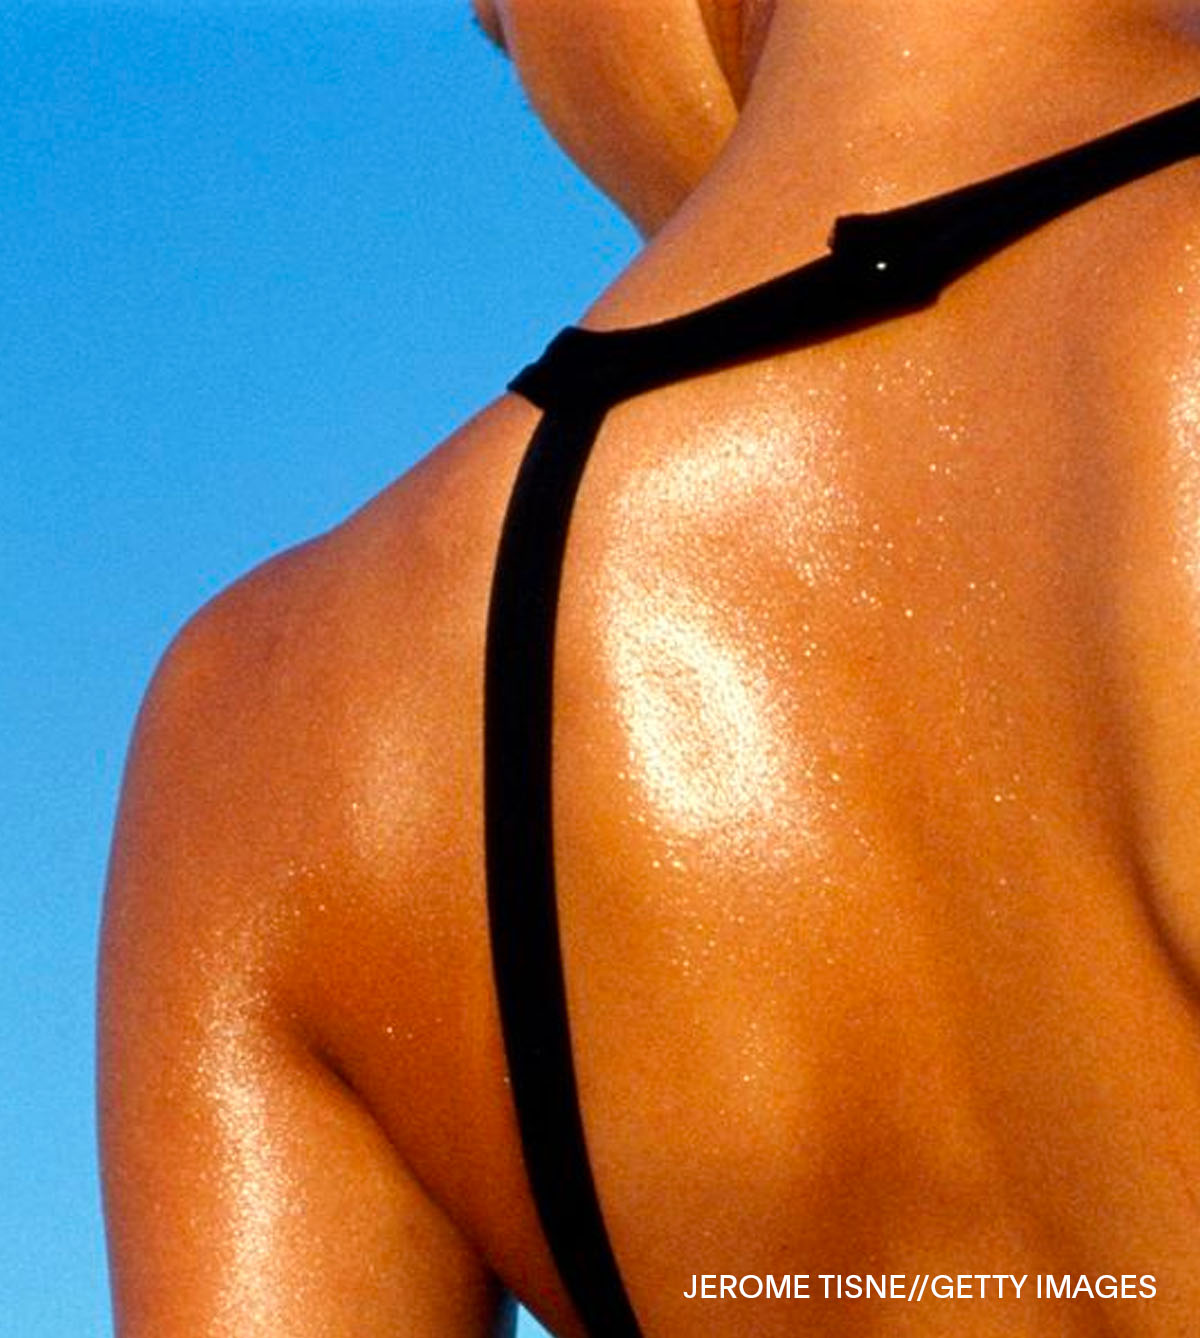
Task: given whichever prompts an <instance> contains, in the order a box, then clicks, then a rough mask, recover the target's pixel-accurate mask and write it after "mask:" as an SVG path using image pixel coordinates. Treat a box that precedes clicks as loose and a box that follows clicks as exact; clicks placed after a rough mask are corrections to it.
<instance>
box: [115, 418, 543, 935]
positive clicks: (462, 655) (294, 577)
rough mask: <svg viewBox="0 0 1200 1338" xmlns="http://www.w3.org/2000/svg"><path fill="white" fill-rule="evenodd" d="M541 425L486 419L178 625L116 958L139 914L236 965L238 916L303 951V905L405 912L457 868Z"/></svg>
mask: <svg viewBox="0 0 1200 1338" xmlns="http://www.w3.org/2000/svg"><path fill="white" fill-rule="evenodd" d="M528 417H529V412H528V410H527V409H526V408H525V407H524V406H522V405H520V404H518V403H516V402H514V401H511V400H505V401H501V402H500V403H498V404H497V405H495V406H493V407H492V408H491V409H489V410H487V411H485V412H484V413H483V414H482V415H480V417H479V418H477V419H476V420H474V421H473V422H472V423H471V424H468V425H467V427H465V428H464V429H463V430H462V431H461V432H460V433H458V434H456V436H455V437H453V438H451V439H450V440H449V441H448V442H447V443H446V444H445V445H444V446H442V447H441V448H439V450H437V451H436V452H434V453H433V455H432V456H431V457H430V458H429V459H427V460H426V461H425V462H424V463H422V464H421V465H419V466H418V467H417V468H416V469H415V470H414V471H412V473H411V474H410V475H408V476H406V477H405V478H403V479H401V480H400V481H399V482H398V483H397V484H395V485H393V487H392V488H390V489H389V490H387V491H386V492H385V493H383V494H381V495H380V496H379V497H377V498H376V499H374V500H373V501H371V502H370V503H368V504H367V505H366V506H365V507H364V508H363V509H362V510H361V511H359V512H358V513H357V514H356V515H354V516H352V517H351V518H350V519H349V520H348V521H347V522H345V523H344V524H343V525H341V526H340V527H338V528H337V529H335V530H333V531H331V532H330V533H328V534H326V535H324V536H322V537H320V538H318V539H316V540H314V541H312V542H310V543H308V544H305V545H302V546H300V547H298V548H296V549H294V550H291V551H290V552H288V553H286V554H284V555H282V556H280V557H278V558H276V559H274V560H272V561H270V562H268V563H266V564H265V565H264V566H262V567H260V568H258V569H256V570H255V571H253V572H251V573H250V574H249V575H247V576H246V577H244V578H243V579H242V580H240V581H238V582H237V583H236V584H234V585H233V586H232V587H231V588H229V589H228V590H227V591H225V592H224V593H223V594H221V595H220V596H219V597H218V598H217V599H216V600H214V601H213V602H212V603H211V604H209V605H208V606H206V607H205V608H204V609H202V610H201V611H200V612H199V613H198V614H197V615H196V616H195V617H194V618H193V619H192V620H191V621H190V622H189V623H188V624H187V626H186V627H185V628H184V629H183V631H182V632H181V633H180V635H179V636H178V637H177V638H176V640H175V642H174V643H173V645H172V646H171V648H170V649H169V650H168V652H167V653H166V655H165V656H164V659H163V661H162V663H161V665H160V667H159V669H158V672H157V673H156V675H155V678H154V681H153V683H152V686H151V688H150V691H149V692H148V694H147V698H146V701H145V703H144V706H143V709H142V712H141V716H140V720H139V723H138V727H137V730H136V735H135V739H134V743H133V747H132V750H131V755H130V762H129V767H128V772H127V777H126V784H125V788H124V794H123V797H122V805H121V817H120V823H119V830H118V836H117V842H116V847H115V852H114V859H113V879H112V891H111V892H110V904H109V917H108V919H109V934H108V937H107V941H108V952H109V955H110V956H111V955H112V954H113V953H115V952H117V950H118V945H119V943H120V942H121V941H122V936H121V935H120V934H119V933H117V930H118V928H119V926H120V924H121V923H122V922H123V921H124V919H125V918H126V917H133V918H134V919H136V921H137V923H138V926H139V931H141V930H144V929H145V928H146V927H147V923H148V922H150V921H155V920H156V918H157V917H158V916H160V915H161V916H163V917H166V918H167V920H168V921H169V924H165V925H164V926H163V932H164V933H165V934H166V935H167V936H168V937H170V938H174V937H176V935H177V934H183V935H184V936H185V937H187V938H188V941H189V943H190V948H191V951H193V952H195V951H199V947H200V944H201V943H207V944H208V946H209V948H210V949H211V951H212V953H214V954H216V958H218V959H219V957H220V953H221V950H222V949H221V945H222V943H227V941H228V935H229V934H230V933H231V932H234V930H235V929H236V932H237V933H238V934H244V935H245V936H246V939H245V941H246V942H252V943H253V944H254V945H255V949H256V951H261V952H263V953H272V954H275V955H279V956H283V957H286V956H288V954H289V952H290V949H287V950H286V951H285V949H284V946H283V945H284V944H285V942H289V941H290V935H289V934H282V933H281V931H280V925H281V923H283V921H284V920H288V919H289V917H290V918H291V919H295V920H296V921H297V922H298V923H299V922H302V921H303V920H304V917H305V916H306V915H307V914H308V912H309V911H310V910H311V911H312V912H313V914H316V910H315V908H316V907H318V906H319V907H321V908H322V914H330V915H332V914H333V911H334V908H337V907H341V908H343V909H344V910H345V912H346V914H347V915H350V913H351V911H352V910H354V908H355V907H358V908H359V909H361V898H360V899H359V900H357V901H356V893H355V889H361V888H363V887H364V886H367V885H370V886H383V885H386V886H387V887H388V889H389V900H388V905H389V907H391V908H393V909H394V910H396V913H399V910H400V909H402V908H403V906H404V904H405V898H406V893H407V892H410V891H411V890H412V888H413V887H414V885H415V882H416V880H417V879H418V878H428V876H429V875H428V872H422V871H423V870H424V871H427V870H429V869H434V870H440V871H444V869H445V853H446V851H447V849H456V848H457V847H458V845H460V844H461V841H459V840H458V838H457V835H456V832H457V827H456V824H458V823H460V822H461V816H460V815H462V814H463V812H464V811H465V804H464V799H465V796H466V793H467V792H469V791H470V790H471V789H472V787H474V786H475V785H476V784H477V782H476V780H475V776H476V773H477V772H478V764H477V750H478V732H479V726H478V721H479V715H478V708H479V703H480V700H481V680H480V673H481V669H480V666H481V659H480V657H481V654H482V638H483V628H484V622H485V616H486V605H487V595H488V581H489V575H490V566H491V557H492V553H493V551H494V545H495V539H496V533H497V530H498V526H499V523H500V517H501V512H502V509H503V505H504V500H505V496H506V489H507V483H508V479H509V475H510V473H511V468H512V467H513V465H514V464H515V459H516V458H517V456H519V451H520V443H521V440H522V437H521V434H522V432H523V431H524V430H525V428H526V425H527V421H528ZM452 838H453V839H452ZM168 869H169V870H170V876H169V877H167V876H166V874H165V871H166V870H168ZM352 928H353V927H352V926H350V925H346V926H344V932H345V934H346V935H349V934H351V932H352ZM133 941H146V938H145V936H144V935H143V934H142V933H141V932H139V934H138V935H136V936H135V938H134V939H131V940H130V942H133Z"/></svg>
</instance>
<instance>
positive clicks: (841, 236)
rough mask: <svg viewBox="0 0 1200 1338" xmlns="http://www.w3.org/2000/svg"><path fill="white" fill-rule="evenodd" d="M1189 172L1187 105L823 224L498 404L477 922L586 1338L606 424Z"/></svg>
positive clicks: (544, 370)
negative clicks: (506, 472) (790, 259)
mask: <svg viewBox="0 0 1200 1338" xmlns="http://www.w3.org/2000/svg"><path fill="white" fill-rule="evenodd" d="M1197 154H1200V99H1197V100H1196V101H1193V102H1189V103H1187V104H1185V105H1184V106H1182V107H1177V108H1174V109H1172V110H1170V111H1167V112H1162V113H1159V114H1158V115H1157V116H1152V117H1150V118H1148V119H1147V120H1144V121H1140V122H1137V123H1136V124H1134V125H1131V126H1127V127H1125V128H1124V129H1122V130H1118V131H1116V132H1115V133H1113V134H1110V135H1106V136H1104V137H1103V138H1101V139H1097V140H1094V141H1092V142H1090V143H1088V144H1085V145H1083V146H1081V147H1079V148H1076V149H1071V150H1068V151H1067V152H1065V153H1062V154H1058V155H1055V156H1054V157H1051V158H1047V159H1044V160H1042V161H1040V162H1037V163H1033V164H1031V165H1029V166H1027V167H1022V168H1018V169H1017V170H1016V171H1013V172H1007V173H1005V174H1003V175H1002V176H998V177H993V178H990V179H989V180H987V181H983V182H979V183H976V184H974V185H970V186H967V187H965V188H963V189H961V190H956V191H953V192H951V193H949V194H946V195H940V196H937V197H935V198H933V199H930V200H925V201H922V202H920V203H918V204H913V205H908V206H905V207H904V208H900V209H894V210H890V211H888V212H886V213H879V214H859V215H852V216H849V217H845V218H841V219H839V220H838V221H837V224H836V226H835V228H834V231H833V236H832V239H831V249H830V252H829V254H827V255H825V256H823V257H821V258H820V259H818V260H815V261H813V262H812V263H810V264H807V265H804V266H801V267H800V268H799V269H796V270H793V271H791V272H790V273H787V274H784V275H781V276H780V277H778V278H774V279H770V280H768V281H767V282H766V283H763V284H760V285H759V286H757V287H755V288H752V289H750V290H748V291H747V292H744V293H739V294H737V295H736V296H734V297H731V298H728V299H725V300H724V301H721V302H717V303H714V304H713V305H711V306H708V307H704V308H701V309H700V310H698V311H694V312H691V313H689V314H687V315H685V316H679V317H675V318H673V319H670V320H666V321H662V322H660V323H658V324H654V325H647V326H640V327H637V328H634V329H628V330H617V331H604V332H597V331H592V330H583V329H580V328H577V327H570V328H568V329H566V330H564V331H563V332H562V333H561V334H560V335H559V336H558V337H557V338H556V339H555V340H554V341H553V342H552V343H551V344H550V346H549V347H548V349H547V350H546V352H545V354H544V355H543V356H542V358H541V359H539V361H537V362H536V363H534V364H533V365H532V366H530V367H527V368H526V369H525V370H524V371H523V372H522V373H521V374H520V375H519V376H518V377H517V378H516V379H515V380H514V381H513V383H512V386H511V388H512V389H513V390H514V391H517V392H518V393H520V394H521V395H524V396H525V397H526V398H527V399H529V400H531V401H532V402H533V403H534V404H536V405H537V406H538V407H539V408H542V409H544V410H545V413H544V414H543V417H542V420H541V422H540V424H539V425H538V428H537V430H536V431H535V432H534V434H533V438H532V440H531V441H530V443H529V447H528V449H527V451H526V454H525V457H524V460H523V461H522V463H521V467H520V470H519V471H518V474H517V479H516V483H515V485H514V488H513V492H512V496H511V498H510V501H509V507H508V511H507V514H506V516H505V519H504V524H503V529H502V532H501V536H500V544H499V550H498V554H497V559H496V568H495V574H494V578H493V585H492V595H491V607H490V610H489V615H488V630H487V651H486V665H485V706H484V807H485V826H486V832H485V836H486V857H487V884H488V915H489V921H490V933H491V940H492V958H493V970H494V974H495V981H496V992H497V996H498V1000H499V1006H500V1016H501V1023H502V1027H503V1032H504V1043H505V1049H506V1053H507V1057H508V1067H509V1075H510V1079H511V1082H512V1093H513V1101H514V1105H515V1107H516V1113H517V1120H518V1124H519V1128H520V1135H521V1144H522V1149H523V1152H524V1157H525V1165H526V1170H527V1173H528V1175H529V1181H530V1187H531V1190H532V1193H533V1197H534V1200H535V1202H536V1204H537V1208H538V1213H539V1215H540V1218H541V1223H542V1227H543V1230H544V1232H545V1235H546V1238H547V1241H548V1242H549V1245H550V1249H551V1252H552V1254H553V1257H554V1261H555V1264H556V1266H557V1268H558V1271H559V1274H560V1276H561V1278H562V1281H563V1283H564V1285H565V1286H566V1288H567V1291H568V1292H569V1294H570V1296H571V1300H572V1302H573V1304H574V1306H575V1309H576V1311H577V1312H578V1314H579V1316H580V1318H581V1320H582V1321H583V1324H584V1326H585V1327H586V1329H587V1332H588V1333H589V1335H591V1338H640V1329H639V1327H638V1323H637V1319H636V1317H635V1316H634V1313H633V1309H632V1306H631V1305H630V1302H629V1298H628V1296H627V1294H626V1291H625V1287H624V1284H623V1282H622V1280H621V1274H620V1270H619V1269H618V1267H617V1262H616V1259H615V1257H614V1254H613V1250H612V1245H611V1243H610V1241H609V1238H608V1233H607V1230H606V1228H605V1225H604V1219H603V1215H602V1213H601V1210H600V1205H599V1199H598V1196H597V1192H596V1186H595V1182H594V1179H593V1176H592V1171H591V1165H590V1162H589V1160H588V1154H587V1141H586V1138H585V1135H584V1129H583V1121H582V1116H581V1114H580V1108H579V1095H578V1090H577V1086H576V1078H575V1066H574V1060H573V1058H572V1050H571V1036H570V1026H569V1022H568V1017H567V1003H566V984H565V980H564V976H563V965H562V952H561V944H560V941H559V931H558V910H557V903H556V897H555V874H554V849H553V830H554V826H553V812H552V810H553V805H552V791H551V774H552V764H551V740H552V731H553V709H552V708H553V692H552V688H553V678H554V632H555V619H556V614H557V608H558V596H559V587H560V584H561V577H562V564H563V554H564V551H565V548H566V540H567V528H568V525H569V522H570V517H571V511H572V508H573V505H574V501H575V496H576V493H577V491H578V488H579V484H580V480H581V479H582V477H583V471H584V467H585V465H586V463H587V458H588V454H589V452H590V450H591V448H592V445H593V443H594V441H595V438H596V435H597V433H598V432H599V429H600V425H601V424H602V422H603V421H604V417H605V415H606V414H607V412H608V410H609V409H610V408H611V407H612V406H613V405H614V404H617V403H619V402H620V401H621V400H623V399H627V398H629V397H630V396H633V395H637V394H641V393H642V392H644V391H647V390H651V389H654V388H656V387H659V386H663V385H667V384H669V383H671V382H674V381H678V380H682V379H684V378H686V377H690V376H696V375H699V374H701V373H704V372H708V371H715V370H717V369H719V368H722V367H727V366H730V365H733V364H735V363H738V362H742V361H746V360H749V359H752V358H756V357H761V356H764V355H766V354H769V353H772V352H775V351H778V350H782V349H795V348H801V347H804V346H806V345H809V344H815V343H818V342H820V341H823V340H826V339H830V338H832V337H834V336H836V335H839V334H843V333H846V332H848V331H850V330H853V329H856V328H861V327H863V326H866V325H870V324H873V323H875V322H878V321H883V320H887V319H890V318H892V317H894V316H898V315H902V314H904V313H907V312H911V311H916V310H919V309H921V308H923V307H927V306H929V305H931V304H932V303H933V302H935V301H936V300H937V297H938V295H939V294H940V292H941V291H942V289H943V288H945V287H946V286H947V285H948V284H949V283H951V282H952V281H953V280H954V279H956V278H958V277H960V276H961V275H963V274H965V273H966V272H967V271H969V270H970V269H972V268H973V267H975V266H976V265H978V264H980V263H981V262H982V261H984V260H986V259H987V258H988V257H989V256H991V255H993V254H995V253H996V252H997V251H1000V250H1001V249H1003V248H1004V247H1006V246H1009V245H1011V244H1012V243H1013V242H1016V241H1017V240H1019V239H1020V238H1021V237H1023V236H1025V235H1026V234H1027V233H1029V232H1032V231H1033V230H1034V229H1035V228H1038V227H1040V226H1041V225H1042V224H1044V223H1047V222H1049V221H1050V220H1051V219H1053V218H1056V217H1058V216H1059V215H1060V214H1063V213H1065V212H1067V211H1068V210H1070V209H1073V208H1075V207H1077V206H1078V205H1081V204H1084V203H1086V202H1087V201H1089V200H1092V199H1095V198H1096V197H1097V196H1099V195H1102V194H1105V193H1106V192H1108V191H1111V190H1114V189H1116V188H1117V187H1119V186H1122V185H1125V184H1126V183H1128V182H1131V181H1134V180H1136V179H1137V178H1139V177H1143V176H1146V175H1148V174H1150V173H1151V172H1154V171H1157V170H1158V169H1160V168H1163V167H1166V166H1169V165H1171V164H1173V163H1176V162H1179V161H1181V160H1182V159H1185V158H1189V157H1193V156H1196V155H1197Z"/></svg>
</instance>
